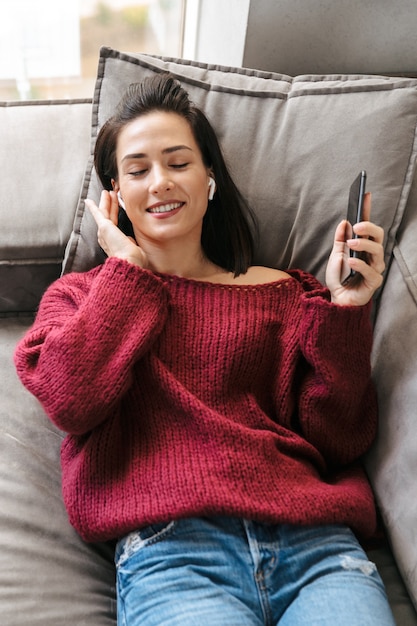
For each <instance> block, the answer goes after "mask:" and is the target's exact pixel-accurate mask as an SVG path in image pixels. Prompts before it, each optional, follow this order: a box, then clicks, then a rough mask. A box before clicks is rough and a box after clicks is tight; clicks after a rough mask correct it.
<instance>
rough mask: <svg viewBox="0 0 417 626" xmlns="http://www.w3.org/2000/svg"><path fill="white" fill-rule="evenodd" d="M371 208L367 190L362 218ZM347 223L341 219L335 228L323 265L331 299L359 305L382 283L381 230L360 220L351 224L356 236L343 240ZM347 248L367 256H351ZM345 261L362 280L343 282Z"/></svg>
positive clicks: (345, 303)
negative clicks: (331, 244) (325, 263)
mask: <svg viewBox="0 0 417 626" xmlns="http://www.w3.org/2000/svg"><path fill="white" fill-rule="evenodd" d="M370 211H371V194H369V193H367V194H366V195H365V200H364V210H363V213H364V218H365V220H366V219H367V218H368V217H369V215H370ZM348 227H349V223H348V222H347V221H346V220H343V221H342V222H341V223H340V224H339V225H338V227H337V229H336V232H335V237H334V243H333V249H332V252H331V254H330V257H329V262H328V264H327V269H326V284H327V287H328V288H329V290H330V293H331V299H332V302H334V303H335V304H340V305H342V306H348V305H354V306H361V305H364V304H366V303H367V302H369V300H370V299H371V298H372V296H373V294H374V293H375V291H376V290H377V289H378V288H379V287H380V286H381V284H382V273H383V271H384V269H385V263H384V248H383V241H384V231H383V229H382V228H381V227H380V226H377V225H376V224H373V223H372V222H369V221H364V222H359V223H358V224H355V226H354V227H353V230H354V232H355V234H356V235H358V236H359V238H358V239H348V240H347V241H345V232H346V229H347V228H348ZM346 246H347V248H348V250H346ZM349 249H351V250H355V251H358V252H365V253H366V255H367V260H366V261H364V260H361V259H357V258H354V257H350V256H349ZM346 252H347V255H348V257H347V258H346ZM346 262H347V263H348V265H349V267H350V269H353V270H355V272H358V274H360V275H361V280H360V281H358V282H356V281H355V282H354V283H353V284H352V285H349V284H347V285H346V286H344V285H342V283H341V273H342V266H343V264H346Z"/></svg>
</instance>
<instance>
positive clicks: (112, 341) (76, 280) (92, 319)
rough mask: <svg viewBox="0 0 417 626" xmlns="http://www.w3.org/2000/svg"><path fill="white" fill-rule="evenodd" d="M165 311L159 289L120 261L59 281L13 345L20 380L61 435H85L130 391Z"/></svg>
mask: <svg viewBox="0 0 417 626" xmlns="http://www.w3.org/2000/svg"><path fill="white" fill-rule="evenodd" d="M167 310H168V292H167V291H166V289H165V287H164V285H163V283H162V281H160V280H159V279H158V278H157V277H156V276H155V275H153V274H152V273H151V272H148V271H146V270H142V269H141V268H139V267H136V266H134V265H131V264H129V263H128V262H126V261H122V260H119V259H108V260H106V262H105V263H104V265H103V266H101V268H100V269H99V270H97V269H95V270H92V271H91V272H89V273H87V274H69V275H67V276H64V277H63V278H61V279H59V280H58V281H56V283H54V284H53V285H52V286H51V287H50V288H49V289H48V290H47V292H46V293H45V295H44V297H43V299H42V301H41V304H40V307H39V311H38V314H37V316H36V320H35V323H34V325H33V326H32V328H31V329H30V330H29V331H28V333H27V334H26V335H25V336H24V337H23V339H22V340H21V341H20V343H19V344H18V345H17V348H16V351H15V364H16V368H17V372H18V375H19V376H20V378H21V380H22V382H23V384H24V385H25V386H26V387H27V388H28V390H29V391H30V392H31V393H33V394H34V395H35V396H36V397H37V398H38V400H39V401H40V402H41V403H42V405H43V407H44V409H45V410H46V412H47V414H48V415H49V417H50V418H51V420H52V421H53V422H54V423H55V424H56V425H57V426H58V427H59V428H61V429H62V430H64V431H65V432H67V433H71V434H74V435H81V434H84V433H87V432H88V431H90V430H91V429H93V428H94V427H96V426H97V425H98V424H100V423H101V422H102V421H104V420H105V419H106V418H107V416H108V415H109V413H110V412H111V411H112V410H113V409H114V407H115V406H116V404H117V403H118V402H119V401H120V399H121V397H122V396H123V395H124V394H125V392H126V391H127V389H128V388H129V386H130V384H131V379H132V369H133V366H134V363H135V362H136V361H137V360H138V359H140V358H141V357H142V356H143V355H144V354H145V353H146V352H147V351H148V350H149V348H150V346H151V345H152V344H153V342H154V341H155V340H156V338H157V337H158V336H159V334H160V332H161V330H162V328H163V326H164V324H165V321H166V318H167Z"/></svg>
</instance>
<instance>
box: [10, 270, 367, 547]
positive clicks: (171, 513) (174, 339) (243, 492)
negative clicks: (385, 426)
mask: <svg viewBox="0 0 417 626" xmlns="http://www.w3.org/2000/svg"><path fill="white" fill-rule="evenodd" d="M370 349H371V325H370V321H369V307H339V306H337V305H334V304H331V303H330V302H329V300H328V293H327V291H326V290H325V289H324V288H323V287H322V286H321V285H320V284H319V283H318V282H317V281H316V280H315V279H314V278H313V277H312V276H310V275H308V274H304V273H301V272H293V273H292V275H291V278H289V279H285V280H281V281H278V282H274V283H268V284H265V285H257V286H237V285H233V286H229V285H227V286H225V285H215V284H211V283H206V282H199V281H194V280H188V279H184V278H178V277H173V276H168V275H155V274H153V273H151V272H149V271H146V270H142V269H140V268H138V267H136V266H134V265H130V264H128V263H127V262H125V261H121V260H118V259H108V260H107V261H106V262H105V264H104V265H103V266H100V267H99V268H95V269H94V270H92V271H90V272H88V273H86V274H70V275H67V276H65V277H63V278H61V279H59V280H58V281H57V282H56V283H54V284H53V285H52V286H51V287H50V288H49V290H48V291H47V292H46V294H45V296H44V298H43V300H42V302H41V305H40V309H39V312H38V315H37V318H36V321H35V323H34V325H33V327H32V329H31V330H30V331H29V332H28V333H27V335H26V336H25V337H24V338H23V340H22V341H21V342H20V344H19V345H18V347H17V350H16V354H15V359H16V366H17V370H18V373H19V375H20V377H21V379H22V381H23V383H24V384H25V385H26V386H27V388H28V389H29V390H30V391H31V392H32V393H33V394H35V395H36V396H37V398H38V399H39V400H40V402H41V403H42V404H43V406H44V408H45V410H46V412H47V414H48V415H49V416H50V418H51V419H52V420H53V422H54V423H55V424H57V425H58V426H59V428H61V429H62V430H64V431H65V432H66V433H68V436H67V437H66V439H65V440H64V443H63V447H62V468H63V493H64V499H65V503H66V507H67V510H68V513H69V517H70V521H71V523H72V524H73V525H74V527H75V528H76V529H77V530H78V532H79V533H80V534H81V535H82V537H84V538H85V539H86V540H94V541H96V540H106V539H110V538H116V537H121V536H123V535H124V534H126V533H127V532H129V531H131V530H134V529H137V528H140V527H142V526H144V525H147V524H151V523H156V522H161V521H167V520H171V519H174V518H180V517H191V516H211V515H225V516H239V517H245V518H249V519H254V520H258V521H263V522H267V523H281V522H282V523H293V524H324V523H345V524H348V525H350V526H351V527H353V529H355V530H356V531H357V532H359V533H361V534H364V535H367V534H369V533H371V532H372V531H373V529H374V523H375V511H374V504H373V497H372V493H371V490H370V487H369V485H368V482H367V480H366V478H365V475H364V473H363V470H362V469H361V468H360V465H359V463H358V458H359V457H360V456H361V455H362V454H363V453H364V452H365V451H366V450H367V449H368V447H369V445H370V443H371V442H372V440H373V438H374V435H375V428H376V399H375V393H374V389H373V386H372V383H371V380H370V359H369V356H370Z"/></svg>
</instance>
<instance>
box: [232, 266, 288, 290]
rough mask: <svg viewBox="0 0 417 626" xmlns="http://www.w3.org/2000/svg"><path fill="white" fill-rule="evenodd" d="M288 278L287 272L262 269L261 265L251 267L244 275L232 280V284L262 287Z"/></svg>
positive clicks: (270, 268)
mask: <svg viewBox="0 0 417 626" xmlns="http://www.w3.org/2000/svg"><path fill="white" fill-rule="evenodd" d="M287 278H290V275H289V274H287V272H283V271H282V270H276V269H274V268H272V267H262V266H261V265H253V266H251V267H250V268H249V269H248V271H247V272H246V274H240V275H239V276H237V277H236V278H234V280H233V282H234V283H236V284H240V285H263V284H265V283H274V282H276V281H279V280H285V279H287Z"/></svg>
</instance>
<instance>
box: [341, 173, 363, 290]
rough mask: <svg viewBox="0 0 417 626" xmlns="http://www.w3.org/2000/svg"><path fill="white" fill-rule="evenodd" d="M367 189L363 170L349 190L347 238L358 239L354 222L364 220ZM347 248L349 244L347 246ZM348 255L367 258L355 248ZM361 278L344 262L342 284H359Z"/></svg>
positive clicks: (347, 251) (347, 252) (348, 251)
mask: <svg viewBox="0 0 417 626" xmlns="http://www.w3.org/2000/svg"><path fill="white" fill-rule="evenodd" d="M365 189H366V172H365V170H362V171H361V172H360V173H359V174H358V176H357V177H356V178H355V180H354V181H353V183H352V185H351V187H350V191H349V200H348V209H347V216H346V219H347V221H348V225H347V228H346V233H345V239H352V238H354V239H356V238H357V235H355V233H354V232H353V228H352V227H353V226H354V224H357V223H358V222H361V221H362V220H363V214H362V213H363V201H364V197H365ZM346 248H347V246H346ZM346 255H350V256H351V257H356V258H359V259H366V254H365V253H363V252H357V251H355V250H350V249H349V250H347V249H346ZM360 280H362V276H361V275H360V274H358V272H355V271H354V270H352V269H350V267H349V266H348V264H347V263H344V264H343V267H342V275H341V279H340V282H341V283H342V285H352V286H353V285H354V284H357V283H358V282H359V281H360Z"/></svg>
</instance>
